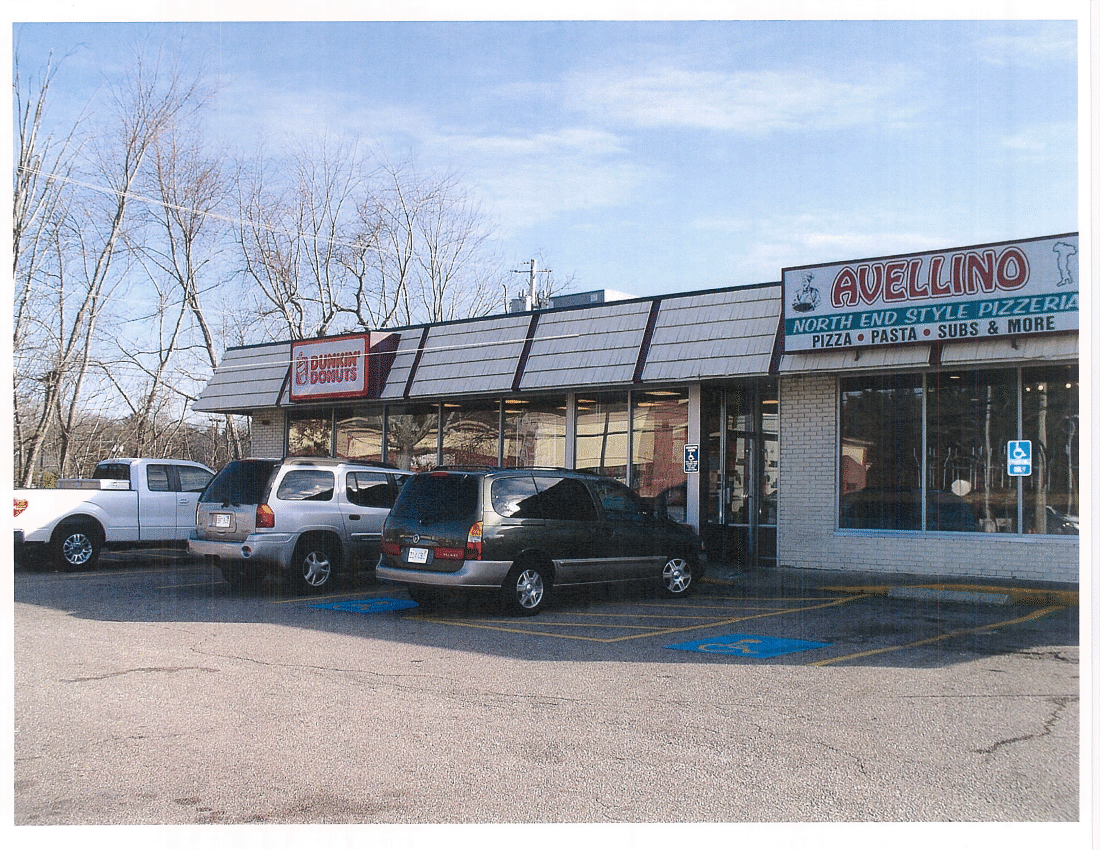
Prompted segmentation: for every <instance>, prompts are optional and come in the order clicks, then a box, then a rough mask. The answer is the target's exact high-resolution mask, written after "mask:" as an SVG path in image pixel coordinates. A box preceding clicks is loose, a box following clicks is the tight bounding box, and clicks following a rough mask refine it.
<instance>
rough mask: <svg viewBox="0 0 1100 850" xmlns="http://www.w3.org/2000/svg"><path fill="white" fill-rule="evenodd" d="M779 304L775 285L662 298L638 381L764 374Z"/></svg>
mask: <svg viewBox="0 0 1100 850" xmlns="http://www.w3.org/2000/svg"><path fill="white" fill-rule="evenodd" d="M781 307H782V302H781V292H780V287H779V286H778V285H775V286H761V287H746V288H744V289H732V290H725V291H722V292H710V293H698V294H693V295H685V296H671V297H666V298H664V299H662V301H661V312H660V315H659V316H658V319H657V324H656V326H655V327H654V329H653V338H652V340H651V341H650V346H649V354H648V357H647V358H646V365H645V369H644V370H643V371H642V376H641V377H642V381H643V382H650V381H680V380H694V379H698V378H717V377H726V376H735V375H765V374H767V373H768V367H769V365H770V364H771V356H772V347H773V345H774V343H775V334H776V330H777V329H778V327H779V314H780V312H781Z"/></svg>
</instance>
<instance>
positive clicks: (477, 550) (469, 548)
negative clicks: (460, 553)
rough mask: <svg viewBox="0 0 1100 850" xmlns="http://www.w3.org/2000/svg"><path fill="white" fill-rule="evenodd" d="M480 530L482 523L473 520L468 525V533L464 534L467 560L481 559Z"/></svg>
mask: <svg viewBox="0 0 1100 850" xmlns="http://www.w3.org/2000/svg"><path fill="white" fill-rule="evenodd" d="M481 530H482V525H481V523H480V522H475V523H474V524H473V525H471V526H470V533H469V534H467V535H466V560H467V561H480V560H481Z"/></svg>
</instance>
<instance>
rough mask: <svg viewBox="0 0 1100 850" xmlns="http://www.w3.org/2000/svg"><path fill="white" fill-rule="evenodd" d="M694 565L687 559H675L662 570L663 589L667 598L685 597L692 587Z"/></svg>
mask: <svg viewBox="0 0 1100 850" xmlns="http://www.w3.org/2000/svg"><path fill="white" fill-rule="evenodd" d="M693 569H694V567H693V564H692V563H691V561H690V560H688V559H687V558H680V557H673V558H669V559H668V560H667V561H665V565H664V567H663V568H662V569H661V587H662V589H663V590H664V592H665V594H666V595H667V596H683V595H684V594H685V593H687V592H688V591H689V590H691V588H692V587H694V583H693V581H692V580H693V577H694V572H693Z"/></svg>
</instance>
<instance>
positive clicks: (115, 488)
mask: <svg viewBox="0 0 1100 850" xmlns="http://www.w3.org/2000/svg"><path fill="white" fill-rule="evenodd" d="M213 476H214V472H213V470H211V469H209V468H207V467H205V466H203V465H202V464H200V463H192V462H190V461H183V460H160V459H150V458H113V459H111V460H104V461H100V463H99V464H97V465H96V468H95V472H94V473H92V478H62V479H61V480H60V481H58V485H57V488H55V489H37V490H16V491H15V494H14V495H15V559H16V561H19V562H21V563H27V562H28V560H33V559H34V558H35V556H36V555H38V556H42V555H46V556H48V557H50V558H52V559H53V561H54V562H55V563H56V565H57V566H58V567H59V568H60V569H63V570H70V569H78V568H83V569H90V568H91V567H92V566H94V565H95V563H96V561H97V560H98V558H99V553H100V552H101V551H102V550H103V549H104V548H105V547H106V548H108V549H123V548H127V547H137V546H170V545H185V544H186V543H187V536H188V534H190V533H191V531H192V530H194V528H195V505H196V504H197V503H198V500H199V494H200V493H201V492H202V490H203V488H204V487H205V486H206V483H207V482H208V481H209V480H210V479H211V478H212V477H213Z"/></svg>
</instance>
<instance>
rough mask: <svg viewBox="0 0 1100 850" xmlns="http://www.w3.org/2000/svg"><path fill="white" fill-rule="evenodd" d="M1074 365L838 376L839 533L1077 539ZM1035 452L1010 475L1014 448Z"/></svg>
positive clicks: (1078, 476) (1076, 421)
mask: <svg viewBox="0 0 1100 850" xmlns="http://www.w3.org/2000/svg"><path fill="white" fill-rule="evenodd" d="M1078 414H1079V411H1078V368H1077V366H1075V365H1073V366H1069V365H1056V366H1042V367H1024V368H1007V369H988V370H977V369H975V370H969V371H963V370H958V371H945V372H935V373H928V374H917V375H905V374H891V375H879V376H857V377H849V378H844V379H842V381H841V392H840V431H841V439H840V457H839V469H840V498H839V511H838V525H839V527H840V528H841V529H846V530H847V529H851V530H875V531H924V532H985V533H994V534H1020V533H1026V534H1077V533H1078V531H1079V519H1078V517H1079V505H1080V474H1079V456H1080V450H1079V440H1080V437H1079V433H1078V427H1077V423H1078V421H1079V420H1078ZM1017 440H1026V441H1029V442H1030V445H1031V446H1032V457H1033V465H1032V471H1031V473H1030V474H1029V475H1015V474H1012V473H1013V469H1012V468H1011V465H1010V464H1009V462H1008V460H1009V458H1008V449H1009V443H1010V442H1011V441H1017Z"/></svg>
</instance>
